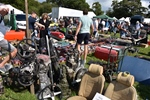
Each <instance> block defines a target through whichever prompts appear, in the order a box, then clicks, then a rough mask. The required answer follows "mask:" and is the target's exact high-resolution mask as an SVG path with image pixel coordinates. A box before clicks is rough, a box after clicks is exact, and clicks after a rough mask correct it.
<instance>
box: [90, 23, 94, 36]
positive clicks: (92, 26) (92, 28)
mask: <svg viewBox="0 0 150 100" xmlns="http://www.w3.org/2000/svg"><path fill="white" fill-rule="evenodd" d="M90 28H91V34H90V35H91V36H92V34H93V32H94V25H93V23H92V24H91V27H90Z"/></svg>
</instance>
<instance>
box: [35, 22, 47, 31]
mask: <svg viewBox="0 0 150 100" xmlns="http://www.w3.org/2000/svg"><path fill="white" fill-rule="evenodd" d="M35 24H36V25H38V26H39V27H40V28H44V29H45V26H44V25H42V24H40V23H39V22H35Z"/></svg>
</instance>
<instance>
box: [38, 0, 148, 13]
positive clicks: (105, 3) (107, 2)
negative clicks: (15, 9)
mask: <svg viewBox="0 0 150 100" xmlns="http://www.w3.org/2000/svg"><path fill="white" fill-rule="evenodd" d="M38 1H39V2H43V1H46V0H38ZM119 1H121V0H119ZM86 2H87V3H88V4H89V5H90V7H91V5H92V4H93V3H94V2H100V4H101V6H102V10H103V11H107V10H108V8H110V7H111V4H112V0H86ZM141 2H142V6H144V7H146V8H147V7H148V5H149V2H150V0H141Z"/></svg>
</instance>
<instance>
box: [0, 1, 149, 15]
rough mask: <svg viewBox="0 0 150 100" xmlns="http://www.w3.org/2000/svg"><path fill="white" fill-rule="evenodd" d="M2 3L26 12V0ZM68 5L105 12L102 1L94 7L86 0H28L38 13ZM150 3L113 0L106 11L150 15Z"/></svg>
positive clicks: (94, 4)
mask: <svg viewBox="0 0 150 100" xmlns="http://www.w3.org/2000/svg"><path fill="white" fill-rule="evenodd" d="M1 3H4V4H10V5H12V6H14V7H15V8H17V9H20V10H22V11H24V12H25V0H1ZM60 6H61V7H66V8H71V9H77V10H83V9H84V8H87V9H88V10H89V11H93V12H94V13H95V14H96V15H101V14H104V11H102V5H101V3H100V2H94V3H93V4H92V7H91V8H90V5H89V4H88V3H87V2H86V0H46V1H44V2H42V3H40V2H38V1H37V0H28V11H29V13H31V12H32V11H35V12H37V14H38V15H41V14H42V13H44V12H46V13H50V12H51V11H52V7H60ZM149 9H150V5H149V6H148V7H143V6H142V3H141V0H122V1H118V0H113V1H112V4H111V7H109V9H108V10H107V11H106V14H107V15H108V16H110V17H114V16H115V17H117V18H121V17H130V16H133V15H136V14H138V15H143V16H144V17H150V12H148V10H149Z"/></svg>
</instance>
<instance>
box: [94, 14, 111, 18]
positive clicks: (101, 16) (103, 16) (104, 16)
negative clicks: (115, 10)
mask: <svg viewBox="0 0 150 100" xmlns="http://www.w3.org/2000/svg"><path fill="white" fill-rule="evenodd" d="M94 18H100V19H113V18H111V17H109V16H107V15H99V16H94Z"/></svg>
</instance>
